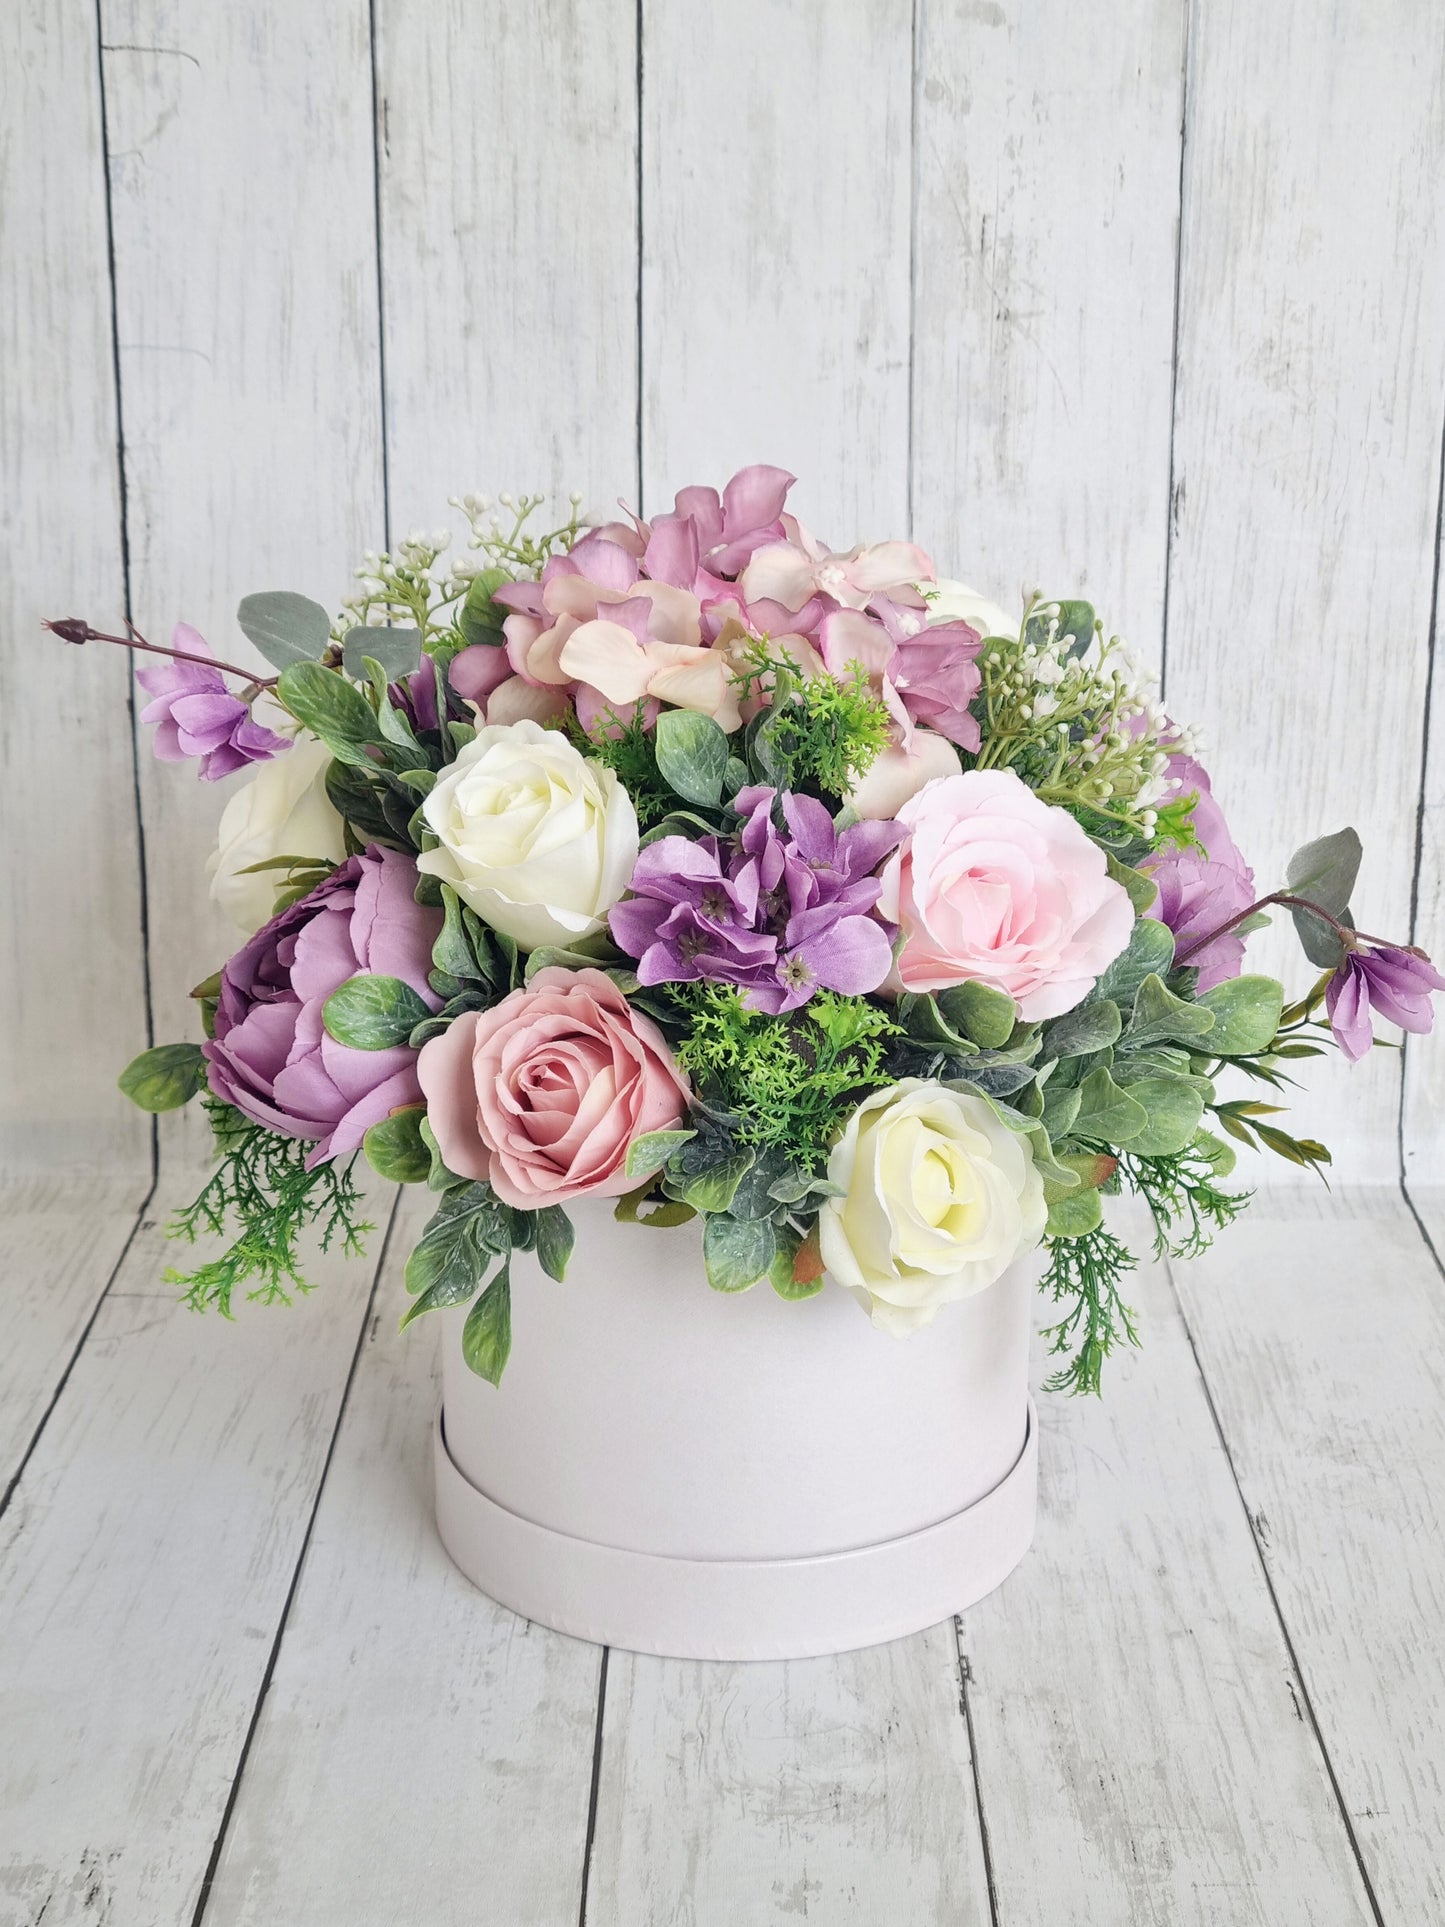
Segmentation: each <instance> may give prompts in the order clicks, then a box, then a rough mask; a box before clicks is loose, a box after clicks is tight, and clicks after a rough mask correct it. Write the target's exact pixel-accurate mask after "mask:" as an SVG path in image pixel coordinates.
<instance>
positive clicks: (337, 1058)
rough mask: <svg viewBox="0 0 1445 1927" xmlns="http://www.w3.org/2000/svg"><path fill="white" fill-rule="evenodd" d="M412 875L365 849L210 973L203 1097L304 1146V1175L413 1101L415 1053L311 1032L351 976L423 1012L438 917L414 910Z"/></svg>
mask: <svg viewBox="0 0 1445 1927" xmlns="http://www.w3.org/2000/svg"><path fill="white" fill-rule="evenodd" d="M415 889H416V866H415V865H414V864H413V862H412V860H411V858H410V857H408V856H403V855H402V854H401V853H400V851H398V850H384V849H379V848H377V847H376V846H375V845H374V844H373V845H372V846H370V847H369V848H368V849H367V850H365V851H364V852H363V853H362V854H361V855H359V856H353V857H350V858H348V859H347V861H346V862H345V863H343V864H342V866H341V868H340V869H339V870H336V871H334V872H333V873H332V875H331V876H329V877H328V878H327V879H326V881H325V882H324V883H321V884H318V885H317V887H316V888H315V889H314V890H313V891H311V893H310V895H309V896H306V897H303V898H302V900H301V901H300V902H299V903H294V904H292V905H291V907H290V908H289V909H287V910H283V911H282V912H281V914H280V916H278V917H273V918H272V919H271V921H270V922H269V923H267V924H265V925H264V926H263V927H262V928H261V929H260V930H259V931H258V932H257V933H256V935H255V936H254V937H253V938H252V939H251V941H250V942H249V943H248V944H246V945H245V946H244V947H243V948H242V949H240V950H238V951H237V952H236V954H235V956H234V957H232V958H231V960H230V962H229V963H228V964H227V965H226V966H225V968H224V969H223V970H222V972H221V987H220V992H219V996H218V998H217V1003H216V1017H215V1035H214V1036H213V1037H212V1038H210V1039H209V1040H208V1041H207V1043H206V1044H205V1045H204V1047H203V1048H204V1050H205V1054H206V1057H207V1060H208V1070H209V1080H210V1086H211V1089H212V1091H213V1092H214V1093H215V1095H216V1096H217V1097H219V1098H222V1099H223V1100H224V1101H225V1102H226V1103H227V1104H233V1105H234V1106H235V1107H236V1109H237V1110H238V1111H239V1112H240V1113H241V1115H242V1116H243V1117H248V1118H250V1119H251V1121H252V1122H253V1123H255V1124H263V1125H265V1126H266V1128H267V1129H268V1130H272V1131H278V1132H279V1133H280V1134H281V1135H282V1136H283V1137H295V1138H306V1139H313V1138H314V1139H316V1140H317V1142H316V1148H315V1149H314V1150H313V1151H312V1152H311V1153H310V1155H309V1156H308V1158H307V1160H306V1163H307V1166H308V1168H309V1167H310V1166H312V1165H316V1164H321V1163H323V1162H325V1161H326V1160H327V1159H329V1158H336V1157H341V1156H343V1155H344V1154H345V1153H346V1152H348V1151H354V1150H356V1149H357V1147H358V1146H359V1145H360V1143H361V1140H362V1138H363V1137H364V1136H365V1135H366V1132H367V1130H368V1129H369V1128H370V1126H371V1125H373V1124H379V1123H380V1122H381V1120H382V1119H383V1118H384V1117H386V1116H387V1115H388V1114H389V1113H390V1112H392V1111H393V1110H396V1109H398V1108H399V1107H401V1106H403V1105H407V1104H416V1103H419V1102H420V1100H421V1086H420V1084H419V1083H418V1082H417V1071H416V1061H417V1054H416V1052H415V1051H414V1050H412V1049H411V1048H410V1047H409V1046H407V1045H405V1044H399V1045H396V1046H394V1047H393V1048H391V1049H388V1050H356V1049H353V1048H352V1047H351V1046H349V1045H346V1044H338V1043H337V1041H336V1039H335V1038H334V1037H332V1036H331V1034H330V1032H329V1031H328V1030H327V1029H326V1027H325V1025H324V1023H323V1022H322V1011H323V1009H324V1007H325V1004H326V1000H327V998H328V997H329V996H330V995H331V993H332V991H333V990H337V989H339V988H340V986H341V985H342V984H344V983H346V982H348V981H349V980H350V979H351V978H352V977H354V976H356V975H357V974H358V972H368V973H372V974H375V975H377V976H382V977H399V978H400V979H401V981H402V982H403V983H405V984H408V985H409V986H410V987H411V989H412V990H414V991H415V992H416V994H417V996H418V997H419V998H420V999H421V1000H422V1002H423V1003H424V1004H425V1005H426V1007H427V1009H428V1010H433V1011H434V1010H437V1009H439V1008H440V1006H441V999H440V997H438V996H437V994H436V993H435V991H434V990H433V989H432V987H431V983H430V981H429V972H430V970H431V951H432V945H433V943H434V942H435V941H436V937H437V933H438V932H439V930H440V929H441V921H442V920H441V915H440V912H438V911H436V910H429V909H426V908H424V907H423V905H421V904H419V903H418V902H417V901H416V899H415V895H414V892H415Z"/></svg>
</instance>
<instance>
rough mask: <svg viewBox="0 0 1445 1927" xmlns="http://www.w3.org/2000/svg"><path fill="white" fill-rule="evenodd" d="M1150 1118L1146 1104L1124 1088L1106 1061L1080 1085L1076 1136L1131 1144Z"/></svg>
mask: <svg viewBox="0 0 1445 1927" xmlns="http://www.w3.org/2000/svg"><path fill="white" fill-rule="evenodd" d="M1148 1121H1149V1114H1148V1112H1147V1110H1146V1109H1145V1107H1144V1105H1143V1103H1142V1102H1141V1101H1140V1100H1139V1099H1138V1098H1135V1097H1131V1096H1130V1095H1129V1093H1128V1092H1127V1091H1124V1090H1121V1089H1120V1087H1119V1086H1118V1085H1117V1084H1116V1083H1115V1082H1114V1079H1113V1076H1112V1074H1111V1073H1110V1072H1109V1071H1108V1070H1106V1069H1105V1068H1104V1066H1103V1065H1102V1064H1099V1065H1096V1066H1095V1068H1094V1069H1093V1070H1091V1071H1090V1072H1089V1075H1088V1076H1087V1077H1086V1078H1085V1079H1084V1081H1083V1083H1082V1084H1081V1085H1080V1086H1079V1111H1078V1115H1077V1117H1076V1118H1075V1119H1074V1126H1073V1134H1074V1136H1075V1137H1084V1138H1096V1139H1097V1140H1098V1141H1099V1142H1100V1143H1101V1144H1130V1143H1132V1141H1133V1140H1134V1139H1135V1138H1137V1137H1138V1135H1139V1133H1140V1132H1141V1131H1142V1130H1143V1129H1144V1126H1145V1125H1146V1124H1147V1123H1148Z"/></svg>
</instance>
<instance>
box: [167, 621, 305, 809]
mask: <svg viewBox="0 0 1445 1927" xmlns="http://www.w3.org/2000/svg"><path fill="white" fill-rule="evenodd" d="M171 646H172V648H175V649H181V650H185V651H187V652H188V653H189V654H190V655H193V656H209V655H210V653H211V652H210V649H209V648H208V647H207V644H206V641H205V638H204V637H203V636H201V635H200V634H199V633H198V632H197V631H196V630H195V629H192V628H191V627H190V625H189V623H185V622H178V623H177V624H176V628H175V634H174V635H173V636H172V637H171ZM136 681H137V682H138V683H139V684H140V686H141V688H142V689H144V690H145V692H146V694H147V695H148V696H151V697H153V698H154V701H152V702H149V703H147V704H146V706H145V708H144V709H143V710H142V711H141V718H140V719H141V721H142V722H143V723H154V724H155V726H156V734H155V753H156V755H157V756H158V757H159V759H160V760H161V762H163V763H183V762H184V761H185V760H186V758H187V757H188V756H199V757H200V759H201V769H200V774H201V775H202V776H203V777H204V778H205V780H206V781H207V782H208V783H215V782H219V781H220V779H221V777H223V776H230V775H232V774H234V772H235V771H236V770H238V769H244V768H245V767H246V765H247V763H265V762H269V761H270V759H271V758H272V757H273V756H279V755H280V754H281V752H282V751H283V750H287V749H290V747H291V744H290V743H289V741H288V740H287V739H286V737H284V736H278V735H277V734H276V732H275V731H274V730H271V729H266V728H265V727H263V725H262V724H260V723H257V722H253V721H252V720H251V709H250V705H249V704H248V703H244V702H242V700H241V698H240V697H239V696H233V695H232V694H231V692H230V690H229V689H227V687H226V685H225V683H224V682H223V681H222V680H221V672H220V670H219V669H212V668H210V667H209V665H208V664H206V663H200V662H186V661H184V660H181V659H179V658H178V659H175V660H172V661H171V662H162V663H157V664H156V665H155V666H154V668H149V669H138V670H137V671H136Z"/></svg>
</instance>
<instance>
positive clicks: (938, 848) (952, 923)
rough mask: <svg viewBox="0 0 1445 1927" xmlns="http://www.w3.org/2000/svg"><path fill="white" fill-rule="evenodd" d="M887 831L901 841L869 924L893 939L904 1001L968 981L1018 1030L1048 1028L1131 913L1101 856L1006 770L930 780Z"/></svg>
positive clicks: (1127, 928)
mask: <svg viewBox="0 0 1445 1927" xmlns="http://www.w3.org/2000/svg"><path fill="white" fill-rule="evenodd" d="M898 821H899V822H900V823H902V824H904V825H905V826H906V827H907V829H908V831H909V837H908V840H907V842H906V843H904V844H903V846H902V847H901V848H900V849H899V850H898V851H897V852H896V853H895V854H894V855H893V856H892V857H890V858H889V860H888V863H887V865H886V866H885V868H884V870H883V892H882V895H881V896H880V897H879V899H878V914H879V915H880V916H882V917H886V918H887V919H888V920H889V921H890V922H893V923H896V924H898V925H899V926H900V927H901V929H902V931H903V945H902V948H901V950H900V951H899V954H898V962H897V966H896V971H897V977H898V980H899V982H900V983H901V985H902V987H903V988H904V989H905V990H942V989H944V988H945V987H946V986H948V985H949V984H958V983H964V982H966V981H968V980H969V979H976V980H977V981H978V982H980V983H985V984H991V985H993V987H994V988H995V989H997V990H1006V991H1007V992H1008V994H1009V996H1010V997H1012V998H1013V1000H1014V1002H1015V1003H1016V1004H1017V1005H1018V1007H1019V1015H1020V1016H1021V1017H1022V1018H1023V1019H1024V1020H1025V1022H1032V1021H1033V1020H1034V1019H1036V1018H1040V1017H1058V1016H1060V1015H1061V1014H1062V1013H1063V1012H1064V1011H1066V1010H1072V1009H1073V1007H1074V1005H1075V1004H1077V1003H1079V1002H1080V1001H1081V1000H1082V999H1083V998H1084V997H1086V996H1087V995H1088V994H1089V991H1090V990H1091V989H1092V988H1093V985H1094V982H1095V979H1096V978H1097V977H1098V976H1099V975H1100V973H1101V972H1102V971H1103V970H1104V969H1106V968H1107V966H1108V965H1109V964H1111V963H1112V962H1113V961H1114V959H1115V957H1117V956H1118V955H1119V953H1120V952H1121V951H1122V950H1124V949H1125V948H1126V947H1127V945H1128V942H1129V937H1130V934H1131V932H1132V931H1133V928H1134V909H1133V905H1132V904H1131V903H1130V901H1129V898H1128V894H1127V893H1126V891H1125V890H1124V888H1123V887H1122V885H1120V884H1118V883H1115V882H1114V880H1113V878H1112V877H1111V876H1110V875H1109V873H1108V867H1107V865H1106V864H1105V861H1104V853H1103V851H1102V850H1101V849H1100V848H1099V847H1098V845H1097V844H1095V843H1091V842H1090V841H1089V839H1088V837H1087V836H1085V834H1084V832H1083V831H1082V830H1081V829H1080V828H1079V826H1078V824H1077V823H1076V822H1075V821H1074V819H1073V817H1071V816H1070V815H1069V814H1068V812H1067V811H1066V810H1060V809H1055V808H1054V807H1053V805H1052V804H1049V803H1041V802H1040V801H1039V799H1038V797H1037V796H1035V795H1034V793H1033V791H1032V790H1031V789H1030V788H1029V787H1028V785H1027V784H1026V783H1024V782H1022V781H1021V780H1020V779H1019V778H1018V777H1017V776H1015V775H1014V773H1013V771H1012V770H997V769H990V770H969V771H967V772H966V773H965V774H963V775H961V776H941V777H938V778H936V779H935V780H934V781H933V782H931V783H927V784H925V785H924V787H923V788H922V789H921V790H919V792H918V793H917V795H916V796H912V797H910V798H909V799H908V801H907V802H906V803H905V804H904V805H903V807H902V808H901V809H900V810H899V812H898Z"/></svg>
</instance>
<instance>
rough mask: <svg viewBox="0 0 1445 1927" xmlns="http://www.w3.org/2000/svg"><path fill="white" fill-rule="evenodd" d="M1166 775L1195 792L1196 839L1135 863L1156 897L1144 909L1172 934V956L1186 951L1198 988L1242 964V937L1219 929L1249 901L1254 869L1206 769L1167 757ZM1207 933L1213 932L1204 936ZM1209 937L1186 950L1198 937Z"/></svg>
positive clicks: (1235, 972)
mask: <svg viewBox="0 0 1445 1927" xmlns="http://www.w3.org/2000/svg"><path fill="white" fill-rule="evenodd" d="M1166 774H1167V775H1168V776H1169V777H1170V778H1171V779H1173V780H1175V781H1176V782H1177V783H1178V785H1179V787H1180V788H1181V790H1182V791H1183V792H1184V793H1185V794H1187V793H1188V792H1189V791H1190V790H1195V791H1197V792H1198V795H1199V801H1198V802H1197V803H1196V804H1195V806H1194V831H1195V835H1196V836H1197V837H1198V838H1199V841H1198V843H1197V844H1196V845H1194V846H1193V847H1192V848H1190V849H1187V850H1175V849H1166V850H1159V851H1156V852H1155V854H1154V855H1153V856H1151V857H1148V858H1146V859H1145V861H1144V862H1143V863H1141V864H1140V865H1139V868H1140V869H1141V870H1143V871H1144V873H1145V875H1146V876H1150V877H1152V878H1153V879H1154V882H1155V884H1156V885H1157V886H1158V890H1159V900H1158V902H1157V903H1156V904H1155V905H1154V907H1153V909H1151V910H1150V912H1149V915H1150V916H1151V917H1157V918H1158V919H1159V921H1160V922H1161V923H1164V924H1167V925H1168V926H1169V928H1170V929H1171V930H1172V931H1173V932H1174V942H1175V945H1176V950H1177V954H1178V955H1179V956H1181V957H1183V956H1184V955H1185V953H1186V952H1187V953H1188V957H1189V962H1190V963H1191V964H1192V965H1193V967H1194V968H1195V969H1196V970H1197V971H1198V972H1199V990H1200V992H1201V993H1202V992H1204V991H1206V990H1213V989H1214V988H1215V986H1216V985H1218V984H1222V983H1227V982H1228V981H1229V979H1230V978H1231V977H1237V976H1238V975H1239V973H1240V971H1241V970H1242V969H1243V967H1244V938H1243V937H1242V936H1241V935H1240V934H1239V933H1238V932H1237V931H1235V930H1224V931H1220V925H1221V924H1227V923H1228V922H1229V921H1230V919H1231V918H1232V917H1237V916H1239V915H1240V913H1241V912H1242V911H1245V910H1248V909H1249V907H1250V905H1251V904H1252V903H1253V902H1254V872H1253V870H1251V869H1250V867H1249V865H1248V864H1247V863H1246V862H1245V860H1244V858H1243V857H1242V856H1241V855H1240V853H1239V849H1238V846H1237V845H1236V843H1235V841H1234V838H1233V837H1232V836H1231V835H1230V833H1229V825H1228V824H1227V823H1226V822H1225V820H1224V812H1223V810H1221V809H1220V807H1219V804H1218V802H1217V801H1216V800H1215V796H1214V792H1213V790H1212V789H1211V788H1210V784H1209V772H1208V770H1206V769H1205V767H1204V765H1203V764H1202V763H1198V762H1196V761H1195V760H1194V758H1193V757H1192V756H1179V755H1175V756H1171V757H1170V759H1169V767H1168V770H1167V771H1166ZM1211 931H1213V932H1216V933H1217V934H1215V935H1213V936H1209V933H1210V932H1211ZM1205 936H1209V941H1208V942H1207V943H1203V944H1200V945H1199V948H1198V949H1197V950H1196V949H1191V947H1190V946H1191V945H1193V944H1195V943H1197V942H1198V940H1199V939H1200V938H1201V937H1205Z"/></svg>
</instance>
